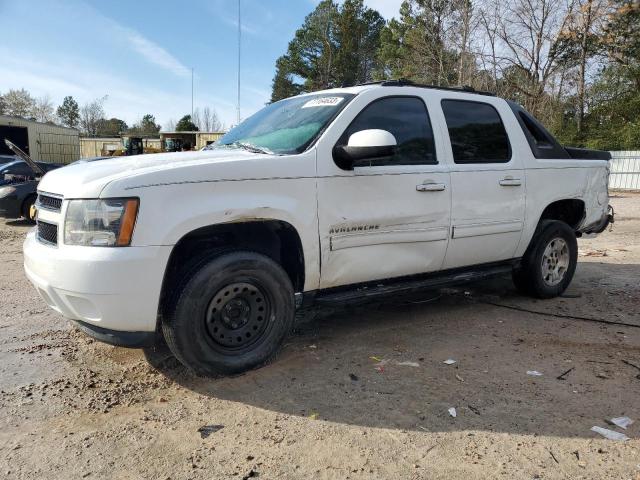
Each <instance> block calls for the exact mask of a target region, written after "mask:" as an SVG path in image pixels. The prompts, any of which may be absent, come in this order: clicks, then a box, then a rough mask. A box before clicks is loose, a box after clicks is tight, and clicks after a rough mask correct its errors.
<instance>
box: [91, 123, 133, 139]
mask: <svg viewBox="0 0 640 480" xmlns="http://www.w3.org/2000/svg"><path fill="white" fill-rule="evenodd" d="M127 128H129V127H128V126H127V124H126V122H125V121H124V120H120V119H119V118H110V119H109V120H107V119H106V118H102V119H100V120H98V124H97V130H96V135H97V136H98V137H117V136H119V135H121V134H123V133H125V132H126V131H127Z"/></svg>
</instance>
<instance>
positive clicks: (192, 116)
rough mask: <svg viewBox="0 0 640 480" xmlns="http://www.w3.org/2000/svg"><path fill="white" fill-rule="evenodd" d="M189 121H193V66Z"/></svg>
mask: <svg viewBox="0 0 640 480" xmlns="http://www.w3.org/2000/svg"><path fill="white" fill-rule="evenodd" d="M191 121H192V122H193V67H191Z"/></svg>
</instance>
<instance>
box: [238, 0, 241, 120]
mask: <svg viewBox="0 0 640 480" xmlns="http://www.w3.org/2000/svg"><path fill="white" fill-rule="evenodd" d="M240 1H241V0H238V118H237V124H238V125H240V60H241V59H242V57H241V48H240V46H241V44H242V16H241V10H240Z"/></svg>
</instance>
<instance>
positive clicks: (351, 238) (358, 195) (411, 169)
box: [318, 96, 451, 288]
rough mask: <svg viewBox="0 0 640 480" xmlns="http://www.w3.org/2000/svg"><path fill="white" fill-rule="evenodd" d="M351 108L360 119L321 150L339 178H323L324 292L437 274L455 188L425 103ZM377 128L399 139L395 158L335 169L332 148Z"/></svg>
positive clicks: (394, 101)
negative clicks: (353, 285) (443, 162)
mask: <svg viewBox="0 0 640 480" xmlns="http://www.w3.org/2000/svg"><path fill="white" fill-rule="evenodd" d="M348 109H349V111H351V112H354V111H355V112H359V113H352V114H351V115H352V116H355V118H353V120H352V121H350V123H349V124H348V126H347V127H346V129H345V128H344V127H342V128H343V132H340V133H338V135H340V138H339V139H338V140H337V142H334V143H332V144H331V145H325V146H323V147H322V148H319V150H318V155H319V158H318V163H319V165H323V166H326V165H330V166H331V168H335V171H337V172H339V173H337V174H335V175H323V174H319V175H318V177H319V178H318V205H319V208H318V217H319V218H318V220H319V231H320V246H321V273H320V276H321V278H320V288H331V287H336V286H340V285H347V284H354V283H360V282H367V281H371V280H379V279H386V278H394V277H401V276H405V275H412V274H417V273H423V272H430V271H435V270H439V269H440V268H441V267H442V263H443V260H444V257H445V253H446V249H447V243H448V238H449V235H448V233H449V222H450V209H451V196H450V193H451V192H450V190H451V186H450V180H449V172H448V168H447V167H446V165H442V164H441V163H439V162H438V156H437V155H436V146H437V147H438V150H440V148H442V146H441V145H440V140H439V139H437V137H439V135H438V136H436V137H435V138H434V133H433V129H432V125H431V122H430V120H429V114H428V111H427V105H426V104H425V101H424V100H423V99H422V98H421V97H415V96H393V97H389V96H387V97H382V98H378V99H374V100H373V101H369V102H368V104H366V105H364V106H360V107H358V106H357V102H355V101H354V102H353V104H351V105H350V106H349V107H348ZM345 113H347V112H345ZM334 126H335V127H337V126H336V125H334ZM372 129H377V130H385V131H387V132H390V133H391V134H392V135H393V136H394V137H395V139H396V142H397V148H396V150H395V153H393V154H392V155H390V156H388V157H383V158H376V159H375V160H373V159H372V160H370V161H364V162H360V163H359V164H358V165H356V166H354V168H353V170H350V171H345V170H341V169H339V168H337V166H336V164H335V163H334V161H333V158H332V153H331V149H330V148H333V145H334V144H336V145H346V144H347V143H348V140H349V137H350V136H351V135H353V134H354V133H357V132H361V131H364V130H372ZM329 147H330V148H329ZM321 157H322V158H321ZM327 157H328V158H327Z"/></svg>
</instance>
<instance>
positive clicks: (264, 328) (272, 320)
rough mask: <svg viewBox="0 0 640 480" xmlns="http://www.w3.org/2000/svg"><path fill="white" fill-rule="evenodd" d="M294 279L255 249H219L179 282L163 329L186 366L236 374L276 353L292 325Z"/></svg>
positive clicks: (211, 373)
mask: <svg viewBox="0 0 640 480" xmlns="http://www.w3.org/2000/svg"><path fill="white" fill-rule="evenodd" d="M294 316H295V302H294V295H293V286H292V285H291V281H290V279H289V277H288V275H287V274H286V272H285V271H284V270H283V269H282V267H281V266H280V265H278V264H277V263H276V262H274V261H273V260H271V259H270V258H269V257H266V256H264V255H261V254H259V253H255V252H248V251H234V252H226V253H219V254H218V255H216V256H214V257H213V258H211V257H210V258H209V259H205V260H203V261H201V262H200V263H199V264H197V265H195V266H193V267H191V268H190V269H189V272H188V273H186V274H185V275H184V276H183V277H182V281H180V282H179V283H177V284H175V287H174V291H173V292H172V295H171V298H170V299H169V300H168V305H167V309H166V315H165V316H164V320H163V323H162V330H163V334H164V337H165V339H166V342H167V344H168V346H169V348H170V350H171V351H172V352H173V354H174V355H175V356H176V358H177V359H178V360H179V361H180V362H181V363H183V364H184V365H185V366H187V367H188V368H190V369H191V370H193V371H194V372H195V373H196V374H198V375H204V376H217V375H234V374H239V373H242V372H245V371H247V370H250V369H253V368H257V367H259V366H262V365H264V364H266V363H268V362H269V361H271V360H272V359H273V358H274V357H275V355H276V354H277V352H278V350H279V348H280V346H281V344H282V342H283V341H284V339H285V338H286V336H287V335H288V334H289V332H290V331H291V329H292V326H293V320H294Z"/></svg>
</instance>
